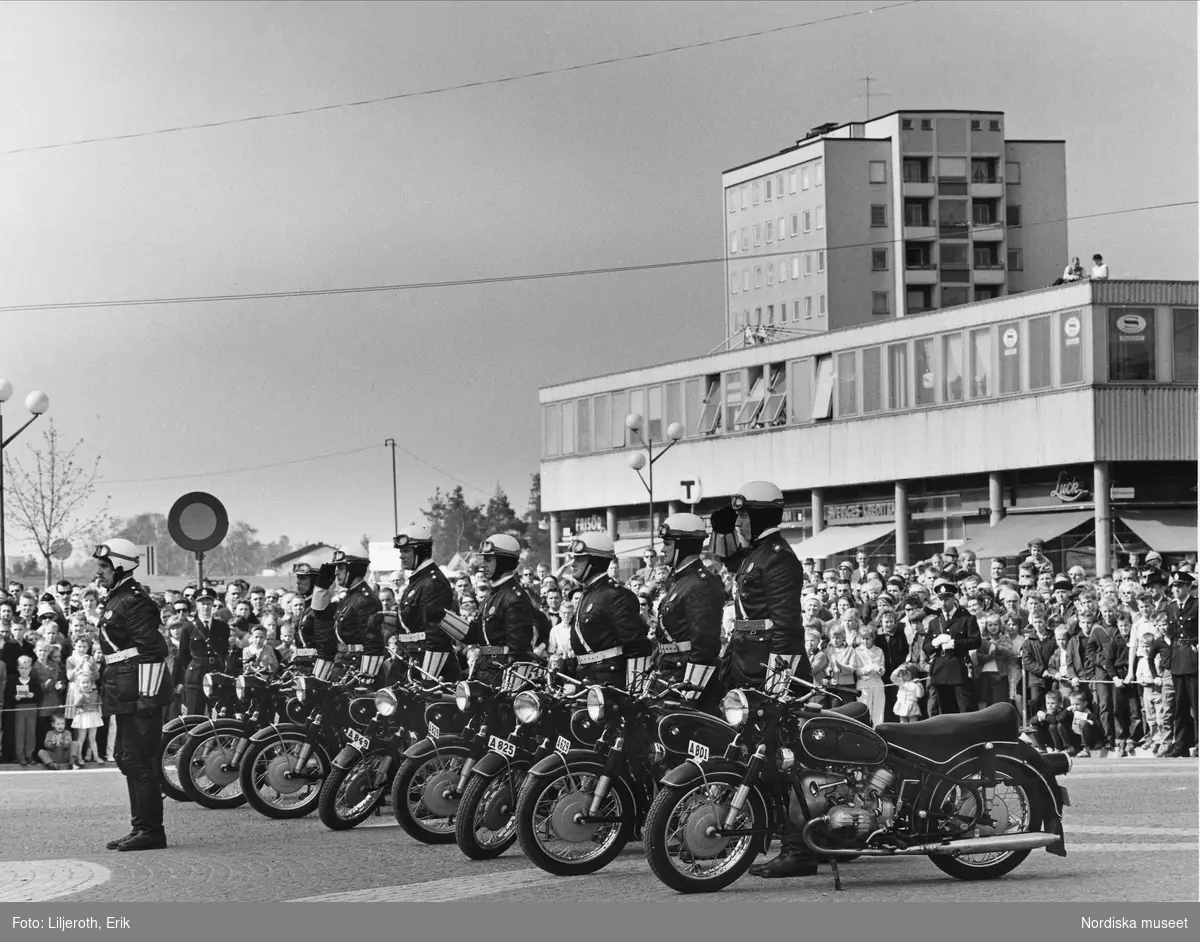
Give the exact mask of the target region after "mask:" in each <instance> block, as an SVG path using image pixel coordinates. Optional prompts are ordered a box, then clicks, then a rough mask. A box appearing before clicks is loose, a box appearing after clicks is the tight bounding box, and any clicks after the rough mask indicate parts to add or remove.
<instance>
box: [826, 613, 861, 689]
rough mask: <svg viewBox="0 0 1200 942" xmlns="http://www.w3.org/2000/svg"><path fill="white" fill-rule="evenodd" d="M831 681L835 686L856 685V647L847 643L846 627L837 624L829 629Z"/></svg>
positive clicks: (827, 649) (827, 652) (828, 653)
mask: <svg viewBox="0 0 1200 942" xmlns="http://www.w3.org/2000/svg"><path fill="white" fill-rule="evenodd" d="M825 653H826V655H827V656H828V657H829V681H830V684H831V685H832V686H834V687H853V686H855V676H854V648H852V647H850V645H848V644H847V643H846V629H845V628H843V627H842V626H841V625H836V626H834V627H833V628H830V629H829V647H827V648H826V649H825Z"/></svg>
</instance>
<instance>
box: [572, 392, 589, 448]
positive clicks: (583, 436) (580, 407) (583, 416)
mask: <svg viewBox="0 0 1200 942" xmlns="http://www.w3.org/2000/svg"><path fill="white" fill-rule="evenodd" d="M575 450H576V451H577V452H579V454H581V455H586V454H587V453H588V452H589V451H591V450H592V400H591V399H579V400H577V401H576V402H575Z"/></svg>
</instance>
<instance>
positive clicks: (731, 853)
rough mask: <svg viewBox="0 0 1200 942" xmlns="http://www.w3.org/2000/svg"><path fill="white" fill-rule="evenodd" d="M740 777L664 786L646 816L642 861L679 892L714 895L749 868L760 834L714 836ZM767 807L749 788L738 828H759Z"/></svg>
mask: <svg viewBox="0 0 1200 942" xmlns="http://www.w3.org/2000/svg"><path fill="white" fill-rule="evenodd" d="M739 785H741V777H740V776H739V775H736V774H734V773H732V772H717V773H714V774H709V775H707V776H706V777H705V778H704V779H702V780H700V781H697V782H693V783H692V784H690V785H682V786H677V787H671V788H664V789H663V790H662V791H660V792H659V793H658V794H657V795H656V796H655V797H654V801H653V802H652V803H651V805H650V811H649V812H648V813H647V814H646V826H645V829H644V833H645V840H646V860H647V862H649V864H650V869H651V870H653V871H654V875H655V876H656V877H658V879H659V880H661V881H662V882H663V883H665V884H666V885H667V886H669V887H670V888H671V889H673V890H677V891H679V892H680V893H713V892H715V891H717V890H720V889H724V888H725V887H727V886H729V884H731V883H733V882H734V881H735V880H737V879H738V878H739V877H741V875H742V874H743V873H745V872H746V871H747V870H749V869H750V865H751V864H752V863H754V858H755V857H757V856H758V855H759V853H760V851H761V849H762V846H763V838H762V837H761V836H759V835H742V836H740V837H719V836H714V835H712V834H710V831H711V829H713V828H720V827H721V826H723V825H724V823H725V817H726V815H728V813H729V807H730V802H731V800H732V799H733V796H734V793H735V792H736V791H737V789H738V786H739ZM766 820H767V809H766V805H765V804H764V803H763V799H762V796H761V795H760V794H759V792H758V790H757V789H754V788H752V789H751V790H750V794H749V796H748V798H747V801H746V804H745V805H744V806H743V807H742V811H741V813H740V815H739V817H738V818H737V819H736V820H735V821H734V826H735V827H737V828H764V827H765V826H766Z"/></svg>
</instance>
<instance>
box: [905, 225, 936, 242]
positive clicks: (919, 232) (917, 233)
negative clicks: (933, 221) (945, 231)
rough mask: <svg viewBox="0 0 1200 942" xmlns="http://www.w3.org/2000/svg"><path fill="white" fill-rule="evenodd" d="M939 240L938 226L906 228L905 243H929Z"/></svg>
mask: <svg viewBox="0 0 1200 942" xmlns="http://www.w3.org/2000/svg"><path fill="white" fill-rule="evenodd" d="M936 238H937V226H908V225H906V226H905V227H904V241H905V242H929V241H932V240H933V239H936Z"/></svg>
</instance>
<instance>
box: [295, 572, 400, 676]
mask: <svg viewBox="0 0 1200 942" xmlns="http://www.w3.org/2000/svg"><path fill="white" fill-rule="evenodd" d="M370 564H371V561H370V560H369V559H368V558H367V557H365V556H356V555H353V554H351V553H346V552H344V551H343V550H337V551H335V552H334V554H333V562H332V563H325V564H324V565H322V566H321V568H320V569H319V570H317V578H316V587H315V588H314V589H313V594H312V600H311V603H310V604H311V605H312V612H313V619H314V621H315V623H316V639H315V641H316V643H315V645H314V646H315V647H316V649H317V660H316V663H315V664H314V665H313V676H314V677H316V678H318V679H319V680H329V679H330V678H331V677H332V676H333V669H334V664H335V663H337V662H340V663H342V664H344V665H345V666H346V667H347V668H349V669H351V670H355V671H357V672H358V674H359V675H360V676H361V677H363V678H364V679H366V680H367V681H368V682H371V681H374V680H377V679H378V678H379V671H380V668H381V667H383V657H384V647H383V630H382V628H381V626H380V619H379V615H380V612H382V611H383V605H382V604H381V603H380V601H379V596H378V595H376V594H375V590H374V589H372V588H371V587H370V586H369V585H367V583H366V581H365V576H366V574H367V567H368V566H370ZM330 569H332V570H333V573H332V577H333V578H332V580H331V578H330V577H331V573H330V572H329V570H330ZM334 580H336V582H337V585H338V586H339V588H341V589H344V590H345V593H346V594H345V595H343V596H342V599H341V601H339V602H337V603H336V604H334V603H333V601H332V599H331V595H332V593H331V589H332V588H333V581H334Z"/></svg>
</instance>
